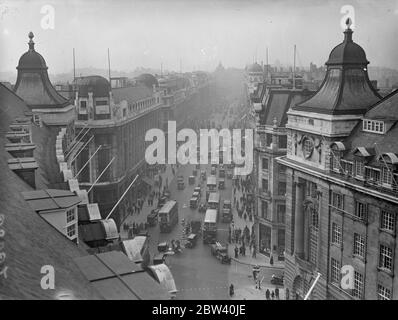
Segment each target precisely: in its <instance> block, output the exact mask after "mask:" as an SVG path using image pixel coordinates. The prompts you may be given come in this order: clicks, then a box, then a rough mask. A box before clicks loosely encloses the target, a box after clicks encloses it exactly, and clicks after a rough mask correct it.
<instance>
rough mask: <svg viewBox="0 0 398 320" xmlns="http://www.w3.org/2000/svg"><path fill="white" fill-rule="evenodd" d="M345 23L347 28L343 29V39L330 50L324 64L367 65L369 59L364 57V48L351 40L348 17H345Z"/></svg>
mask: <svg viewBox="0 0 398 320" xmlns="http://www.w3.org/2000/svg"><path fill="white" fill-rule="evenodd" d="M346 24H347V29H346V30H345V31H344V41H343V42H342V43H340V44H339V45H337V46H336V47H334V49H333V50H332V51H331V52H330V55H329V60H328V61H327V62H326V65H327V66H332V65H343V64H357V65H363V66H367V65H368V64H369V61H368V60H367V59H366V54H365V50H363V49H362V47H361V46H360V45H358V44H356V43H355V42H354V41H353V40H352V33H353V31H352V30H351V29H350V20H349V19H347V22H346Z"/></svg>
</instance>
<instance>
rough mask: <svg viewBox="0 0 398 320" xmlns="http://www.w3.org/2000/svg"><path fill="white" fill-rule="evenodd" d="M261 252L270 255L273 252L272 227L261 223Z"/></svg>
mask: <svg viewBox="0 0 398 320" xmlns="http://www.w3.org/2000/svg"><path fill="white" fill-rule="evenodd" d="M259 252H260V253H262V254H264V255H266V256H268V257H269V256H270V254H271V227H269V226H266V225H264V224H262V223H260V224H259Z"/></svg>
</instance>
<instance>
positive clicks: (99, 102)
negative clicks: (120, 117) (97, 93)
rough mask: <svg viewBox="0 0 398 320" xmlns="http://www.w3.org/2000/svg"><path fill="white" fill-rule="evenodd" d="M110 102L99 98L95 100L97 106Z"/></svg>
mask: <svg viewBox="0 0 398 320" xmlns="http://www.w3.org/2000/svg"><path fill="white" fill-rule="evenodd" d="M107 104H108V101H107V100H97V101H95V105H96V106H106V105H107Z"/></svg>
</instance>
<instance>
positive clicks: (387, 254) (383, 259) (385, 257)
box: [379, 245, 392, 271]
mask: <svg viewBox="0 0 398 320" xmlns="http://www.w3.org/2000/svg"><path fill="white" fill-rule="evenodd" d="M379 267H380V268H382V269H385V270H388V271H392V249H391V248H390V247H387V246H385V245H380V255H379Z"/></svg>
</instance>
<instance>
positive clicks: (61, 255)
mask: <svg viewBox="0 0 398 320" xmlns="http://www.w3.org/2000/svg"><path fill="white" fill-rule="evenodd" d="M27 111H29V109H28V107H27V106H26V104H25V103H24V102H23V101H22V100H21V99H20V98H19V97H18V96H16V95H15V94H14V93H13V92H12V91H10V90H9V89H8V88H6V87H4V86H3V85H1V84H0V181H1V183H0V194H1V197H0V205H1V212H2V213H4V214H5V223H4V225H3V226H4V229H5V232H6V234H7V237H6V242H5V247H4V249H5V253H6V255H7V258H6V261H5V265H6V266H7V267H8V273H7V279H5V280H3V281H2V285H1V286H0V298H1V299H55V298H56V295H57V294H59V293H61V292H65V291H69V292H71V293H72V294H73V295H74V297H75V298H77V299H102V296H101V295H100V294H99V293H98V292H97V291H96V290H95V289H94V288H93V287H91V286H90V285H89V282H88V281H87V280H86V279H85V278H84V276H83V275H82V273H81V272H80V271H79V270H78V269H77V266H76V264H75V263H74V262H73V261H72V260H73V259H74V258H76V257H81V256H84V255H87V253H86V252H85V251H84V250H83V249H81V248H79V247H77V246H76V245H75V244H73V243H72V242H71V241H69V240H68V239H67V238H66V237H65V236H63V235H62V234H60V233H59V232H58V231H57V230H55V229H54V228H53V227H51V226H50V225H49V224H48V223H47V222H46V221H44V219H42V218H41V217H40V216H39V215H38V214H37V213H35V212H34V211H33V210H32V209H31V208H30V207H29V205H28V204H27V203H26V201H25V200H24V198H23V197H22V194H21V192H23V191H29V190H31V188H30V187H29V186H28V185H27V184H26V183H25V182H23V181H22V180H21V179H19V178H18V176H17V175H15V174H14V173H13V172H12V171H11V170H10V169H9V168H8V164H7V160H8V159H9V157H10V156H9V155H8V154H7V153H6V151H5V149H4V145H5V144H6V143H8V141H7V140H6V139H5V136H4V133H5V131H7V130H8V127H9V125H10V124H11V123H12V122H13V121H14V120H15V118H17V117H21V118H23V117H24V116H25V112H27ZM34 142H35V141H34ZM43 265H52V266H53V267H54V268H55V270H56V281H55V290H42V289H41V287H40V281H41V278H42V276H43V275H42V274H41V273H40V270H41V267H42V266H43Z"/></svg>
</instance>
